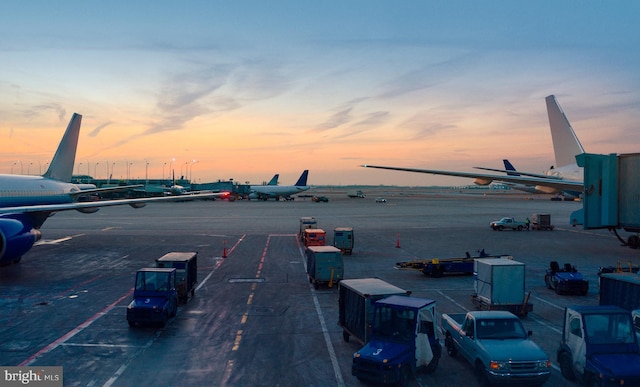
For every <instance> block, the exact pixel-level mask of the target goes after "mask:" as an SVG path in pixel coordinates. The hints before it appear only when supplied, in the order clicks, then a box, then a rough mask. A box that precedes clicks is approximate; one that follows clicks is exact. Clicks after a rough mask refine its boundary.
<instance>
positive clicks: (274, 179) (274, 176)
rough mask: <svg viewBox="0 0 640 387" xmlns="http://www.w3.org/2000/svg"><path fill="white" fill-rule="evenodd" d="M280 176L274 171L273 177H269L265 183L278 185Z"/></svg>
mask: <svg viewBox="0 0 640 387" xmlns="http://www.w3.org/2000/svg"><path fill="white" fill-rule="evenodd" d="M279 177H280V174H278V173H276V174H275V175H273V177H272V178H271V180H269V182H268V183H267V185H278V178H279Z"/></svg>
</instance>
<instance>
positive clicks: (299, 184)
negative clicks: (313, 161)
mask: <svg viewBox="0 0 640 387" xmlns="http://www.w3.org/2000/svg"><path fill="white" fill-rule="evenodd" d="M307 176H309V170H308V169H305V170H304V171H303V172H302V175H300V178H299V179H298V181H297V182H296V186H297V187H304V186H306V185H307Z"/></svg>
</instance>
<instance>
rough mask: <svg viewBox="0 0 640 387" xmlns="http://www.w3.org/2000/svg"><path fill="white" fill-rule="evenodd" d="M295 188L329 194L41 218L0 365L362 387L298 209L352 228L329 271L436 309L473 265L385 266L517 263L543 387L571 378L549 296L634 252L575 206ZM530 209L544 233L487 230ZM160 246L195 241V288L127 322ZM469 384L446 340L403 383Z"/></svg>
mask: <svg viewBox="0 0 640 387" xmlns="http://www.w3.org/2000/svg"><path fill="white" fill-rule="evenodd" d="M376 191H377V192H376ZM309 192H310V193H311V194H313V195H324V196H327V197H328V198H329V202H327V203H322V202H320V203H316V202H313V201H311V199H310V198H298V199H296V200H295V201H288V202H284V201H281V202H276V201H266V202H263V201H236V202H228V201H220V200H216V201H187V202H180V203H152V204H148V205H147V206H146V207H144V208H141V209H132V208H130V207H129V206H117V207H105V208H102V209H100V211H99V212H97V213H95V214H82V213H79V212H75V211H66V212H60V213H57V214H55V215H54V216H52V217H51V218H50V219H48V220H47V222H46V223H45V224H44V226H43V228H42V230H41V231H42V233H43V240H41V241H40V242H39V243H38V244H37V245H36V246H34V247H33V249H32V250H31V251H30V252H28V253H27V254H26V255H25V256H24V257H23V259H22V261H21V262H20V263H18V264H14V265H11V266H7V267H3V268H0V304H1V305H2V313H1V314H0V336H1V337H2V340H0V366H62V367H63V378H64V385H65V386H148V385H158V386H169V385H171V386H176V385H189V386H360V385H364V384H363V383H361V382H360V381H358V380H357V379H356V378H355V377H353V376H352V375H351V361H352V355H353V353H354V352H355V351H357V350H358V349H359V348H360V345H359V344H358V343H357V342H356V341H354V340H351V341H350V342H345V341H344V340H343V334H342V333H343V332H342V328H341V327H339V326H338V325H337V321H338V292H337V286H336V284H333V286H332V287H321V288H319V289H314V286H313V285H312V284H310V283H309V279H308V277H307V274H306V271H305V264H306V261H305V259H304V248H303V246H302V245H301V243H300V240H299V238H298V236H297V233H298V227H299V219H300V217H303V216H313V217H315V218H316V219H317V222H318V227H320V228H322V229H324V230H325V231H327V241H328V244H331V242H332V240H333V229H334V228H336V227H353V229H354V234H355V245H354V250H353V254H352V255H345V256H344V277H345V278H366V277H378V278H381V279H383V280H385V281H387V282H389V283H391V284H393V285H396V286H399V287H401V288H403V289H407V290H411V292H412V296H416V297H423V298H429V299H433V300H436V302H437V312H438V314H441V313H463V312H465V311H468V310H474V309H475V307H474V305H473V303H472V301H471V294H472V293H473V289H474V288H473V277H472V276H460V275H451V276H447V275H445V276H444V277H443V278H431V277H427V276H425V275H423V274H422V273H421V272H419V271H417V270H398V269H395V268H394V265H395V263H396V262H399V261H409V260H413V259H424V258H449V257H463V256H465V253H466V252H469V253H470V254H471V255H476V252H477V251H478V250H480V249H485V251H486V252H487V253H490V254H506V255H512V256H513V257H514V259H515V260H517V261H519V262H523V263H525V264H526V284H525V289H526V291H527V292H530V299H529V302H530V303H532V304H533V311H532V312H530V313H529V314H528V315H527V317H525V318H523V319H522V322H523V324H524V326H525V328H526V329H527V330H531V331H533V336H532V339H533V340H534V341H535V342H536V343H537V344H538V345H539V346H540V347H541V348H542V349H543V350H544V351H545V352H546V353H547V355H549V357H550V359H551V361H552V363H553V366H552V376H551V378H550V379H549V381H548V382H547V384H546V386H567V385H574V384H572V383H571V382H569V381H567V380H566V379H564V378H563V377H562V375H561V373H560V371H559V367H558V364H557V359H556V350H557V348H558V344H559V340H560V337H561V332H562V324H563V321H562V318H563V313H564V311H563V309H564V307H565V306H567V305H575V304H579V305H597V304H598V275H597V272H598V268H599V267H600V266H615V265H616V264H617V263H618V262H622V264H628V263H629V262H633V263H634V264H636V265H637V264H638V263H639V257H638V251H634V250H631V249H629V248H626V247H622V246H621V245H620V242H619V241H618V240H617V239H616V238H615V237H614V236H613V235H612V234H610V233H609V232H608V231H607V230H583V229H582V228H581V227H580V226H578V227H572V226H570V225H569V215H570V214H571V212H573V211H575V210H577V209H579V208H581V206H582V204H581V203H580V202H564V201H550V200H549V197H548V196H530V195H524V194H515V193H510V192H498V193H494V192H490V191H485V190H464V191H459V190H444V189H421V188H404V189H396V188H383V187H381V188H379V189H376V190H375V191H374V190H373V189H370V190H365V193H366V194H367V197H366V198H363V199H359V198H354V199H350V198H348V197H347V196H346V190H341V189H339V188H336V189H313V190H311V191H309ZM376 197H384V198H385V199H387V202H386V203H377V202H376V201H375V198H376ZM534 213H547V214H550V215H551V221H552V223H553V225H554V230H553V231H493V230H491V229H490V228H489V222H491V221H492V220H496V219H499V218H501V217H503V216H514V217H516V218H518V219H522V220H524V219H525V218H526V217H529V218H531V216H532V214H534ZM171 251H196V252H198V285H197V288H196V291H195V296H194V297H193V298H192V299H191V300H190V301H189V302H188V303H187V304H185V305H182V306H181V307H180V308H179V309H178V313H177V316H176V317H174V318H172V319H171V320H170V321H169V323H168V324H167V326H166V327H164V328H160V327H137V328H130V327H129V325H128V324H127V321H126V307H127V305H128V303H129V302H130V301H131V296H132V288H133V282H134V276H135V272H136V271H137V270H138V269H139V268H142V267H152V266H154V264H155V259H156V258H159V257H161V256H162V255H164V254H166V253H167V252H171ZM550 261H558V262H559V263H560V264H561V265H562V264H563V263H565V262H568V263H572V264H574V265H576V266H577V268H578V270H579V271H580V272H581V273H583V275H585V277H586V278H587V279H588V280H589V292H588V294H587V295H586V296H579V295H562V296H560V295H556V294H555V293H554V292H553V291H552V290H550V289H547V288H546V286H545V283H544V273H545V270H546V268H547V267H548V266H549V262H550ZM438 325H439V322H438ZM440 341H441V343H442V342H443V340H442V336H441V335H440ZM475 383H476V382H475V377H474V374H473V367H472V366H471V365H470V364H468V363H467V362H466V361H465V360H464V359H461V358H459V357H458V358H450V357H448V356H447V354H446V351H443V355H442V358H441V359H440V363H439V365H438V368H437V369H436V371H435V372H434V373H431V374H418V375H417V378H416V379H415V380H412V381H411V385H412V386H459V385H468V386H474V385H475Z"/></svg>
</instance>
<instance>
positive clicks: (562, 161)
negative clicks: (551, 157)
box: [545, 95, 584, 167]
mask: <svg viewBox="0 0 640 387" xmlns="http://www.w3.org/2000/svg"><path fill="white" fill-rule="evenodd" d="M545 100H546V102H547V114H548V116H549V127H550V128H551V139H552V141H553V150H554V152H555V156H556V167H561V166H564V165H571V164H575V163H576V155H579V154H581V153H584V148H583V147H582V144H581V143H580V140H578V137H577V136H576V133H575V132H574V131H573V128H572V127H571V124H570V123H569V120H568V119H567V116H566V115H565V114H564V111H562V108H561V107H560V105H559V104H558V101H557V100H556V97H555V95H550V96H548V97H546V98H545Z"/></svg>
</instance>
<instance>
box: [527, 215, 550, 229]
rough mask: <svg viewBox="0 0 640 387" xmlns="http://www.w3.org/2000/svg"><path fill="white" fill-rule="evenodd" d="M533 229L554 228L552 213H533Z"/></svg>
mask: <svg viewBox="0 0 640 387" xmlns="http://www.w3.org/2000/svg"><path fill="white" fill-rule="evenodd" d="M531 219H533V220H532V222H531V223H532V224H531V229H532V230H553V225H552V224H551V215H549V214H533V215H531Z"/></svg>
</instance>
